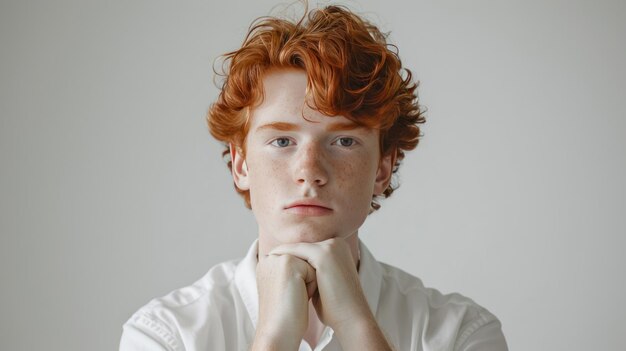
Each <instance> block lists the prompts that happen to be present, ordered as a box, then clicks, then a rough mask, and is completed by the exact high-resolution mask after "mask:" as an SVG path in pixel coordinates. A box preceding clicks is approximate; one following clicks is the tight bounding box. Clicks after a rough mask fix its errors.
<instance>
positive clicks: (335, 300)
mask: <svg viewBox="0 0 626 351" xmlns="http://www.w3.org/2000/svg"><path fill="white" fill-rule="evenodd" d="M256 273H257V286H258V290H259V321H258V325H257V335H256V337H255V338H259V339H262V340H264V341H266V342H268V343H272V344H273V345H275V346H276V345H280V346H281V347H279V349H297V345H299V343H300V340H301V339H302V337H303V335H304V333H305V332H306V329H307V326H308V308H309V303H308V302H309V299H312V302H313V306H314V307H315V311H316V312H317V315H318V317H319V319H320V320H321V321H322V322H323V323H324V324H325V325H328V326H330V327H331V328H333V330H334V331H335V333H341V332H342V331H343V330H344V329H346V328H350V324H351V323H354V321H362V320H364V319H372V320H373V316H372V314H371V312H370V310H369V307H368V304H367V301H366V299H365V296H364V294H363V291H362V289H361V284H360V280H359V276H358V272H357V269H356V266H355V262H354V259H353V258H352V254H351V252H350V248H349V246H348V244H347V243H346V241H345V240H344V239H342V238H332V239H328V240H325V241H321V242H317V243H297V244H284V245H280V246H277V247H275V248H274V249H273V250H272V251H270V252H269V254H268V255H267V256H263V255H259V262H258V264H257V269H256ZM257 341H258V340H257ZM294 346H295V348H294Z"/></svg>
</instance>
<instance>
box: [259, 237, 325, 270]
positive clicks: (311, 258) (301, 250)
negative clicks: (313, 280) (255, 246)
mask: <svg viewBox="0 0 626 351" xmlns="http://www.w3.org/2000/svg"><path fill="white" fill-rule="evenodd" d="M321 250H322V249H321V247H320V246H319V245H318V244H315V243H296V244H283V245H280V246H277V247H275V248H274V249H273V250H272V251H270V255H291V256H295V257H297V258H299V259H301V260H304V261H306V262H308V264H310V265H311V266H313V268H314V269H318V267H319V264H318V262H319V259H318V258H319V257H321V255H322V252H321Z"/></svg>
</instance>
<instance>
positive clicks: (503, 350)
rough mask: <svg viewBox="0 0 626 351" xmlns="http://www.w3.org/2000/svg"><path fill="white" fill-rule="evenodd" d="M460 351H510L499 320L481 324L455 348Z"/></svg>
mask: <svg viewBox="0 0 626 351" xmlns="http://www.w3.org/2000/svg"><path fill="white" fill-rule="evenodd" d="M455 350H458V351H508V347H507V345H506V340H505V339H504V334H503V333H502V325H501V324H500V322H499V321H498V320H497V319H493V320H491V321H489V322H487V323H485V324H481V325H480V326H478V327H477V328H476V330H475V331H473V332H472V333H471V334H469V336H468V337H467V338H466V339H465V340H464V341H463V342H462V344H461V345H460V346H459V347H457V348H455Z"/></svg>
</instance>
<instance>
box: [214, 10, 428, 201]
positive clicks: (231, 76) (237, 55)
mask: <svg viewBox="0 0 626 351" xmlns="http://www.w3.org/2000/svg"><path fill="white" fill-rule="evenodd" d="M386 36H387V35H386V34H383V33H381V32H380V31H379V30H378V28H377V27H376V26H374V25H372V24H371V23H369V22H367V21H366V20H363V19H362V18H360V17H359V16H357V15H356V14H354V13H352V12H351V11H350V10H348V9H347V8H345V7H342V6H328V7H325V8H323V9H313V10H311V11H309V12H308V13H306V10H305V15H304V16H303V17H302V18H301V19H300V21H298V22H295V23H294V22H292V21H289V20H286V19H281V18H275V17H261V18H258V19H257V20H255V21H254V22H253V23H252V25H251V27H250V29H249V31H248V35H247V36H246V38H245V40H244V42H243V45H242V46H241V48H240V49H238V50H235V51H232V52H229V53H226V54H224V55H223V59H224V62H223V63H224V65H223V66H222V71H223V72H222V73H217V72H216V73H217V74H218V75H221V76H223V78H224V79H223V82H222V87H221V92H220V95H219V97H218V99H217V101H216V102H215V103H213V104H212V105H211V107H210V109H209V112H208V115H207V121H208V125H209V130H210V132H211V135H213V137H215V138H216V139H217V140H219V141H221V142H223V143H224V144H225V146H226V150H225V151H224V152H223V156H224V157H226V158H228V157H229V145H231V144H232V145H233V146H234V147H237V148H238V149H239V150H241V152H243V153H244V155H245V140H246V135H247V133H248V119H249V118H250V115H251V114H250V112H251V111H250V110H251V109H252V108H254V107H255V106H257V105H258V104H259V103H260V102H261V101H262V99H263V86H262V79H263V74H264V73H265V72H267V71H268V70H270V69H275V68H298V69H302V70H304V71H305V72H306V74H307V78H308V82H307V90H308V92H309V94H310V95H311V97H312V101H313V104H314V106H315V108H316V109H317V110H318V111H320V112H321V113H323V114H324V115H327V116H337V115H341V116H344V117H346V118H348V119H350V120H352V121H353V122H355V123H357V124H359V125H362V126H366V127H368V128H374V129H378V130H379V133H380V134H379V135H380V136H379V139H380V142H379V145H380V151H381V153H380V154H381V157H383V156H386V155H389V154H391V153H394V152H395V154H396V158H395V159H396V161H395V164H394V167H393V173H396V172H397V170H398V167H399V166H400V163H401V161H402V159H403V158H404V152H405V151H408V150H412V149H414V148H415V147H416V146H417V144H418V142H419V138H420V137H421V134H420V128H419V126H418V124H421V123H424V122H425V119H424V116H423V112H424V111H422V110H421V109H420V105H419V104H418V99H417V93H416V89H417V85H418V84H419V82H418V83H414V82H413V81H412V76H411V71H409V70H408V69H404V68H402V64H401V61H400V58H399V57H398V53H397V51H398V50H397V47H395V46H394V45H391V44H387V42H386ZM227 162H228V167H229V169H231V170H232V162H231V160H230V159H227ZM396 188H397V185H395V184H390V185H389V186H388V187H387V189H385V191H384V193H383V196H384V197H385V198H386V197H389V196H390V195H391V193H392V192H393V191H394V190H395V189H396ZM235 189H236V190H237V191H238V192H239V193H240V194H241V195H242V196H243V197H244V199H245V202H246V206H247V207H248V208H251V206H250V193H249V191H243V190H241V189H239V188H237V186H236V185H235ZM371 206H372V210H377V209H378V208H380V204H378V202H377V201H376V196H374V197H373V198H372V203H371Z"/></svg>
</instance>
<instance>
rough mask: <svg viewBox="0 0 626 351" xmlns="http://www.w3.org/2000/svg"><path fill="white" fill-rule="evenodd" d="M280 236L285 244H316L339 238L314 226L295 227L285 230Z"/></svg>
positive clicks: (333, 232)
mask: <svg viewBox="0 0 626 351" xmlns="http://www.w3.org/2000/svg"><path fill="white" fill-rule="evenodd" d="M282 233H283V234H281V239H282V240H281V241H283V242H285V243H316V242H320V241H324V240H328V239H331V238H335V237H338V236H339V233H338V232H336V231H331V230H329V229H328V228H318V227H316V226H296V227H295V228H285V230H284V231H282Z"/></svg>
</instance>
